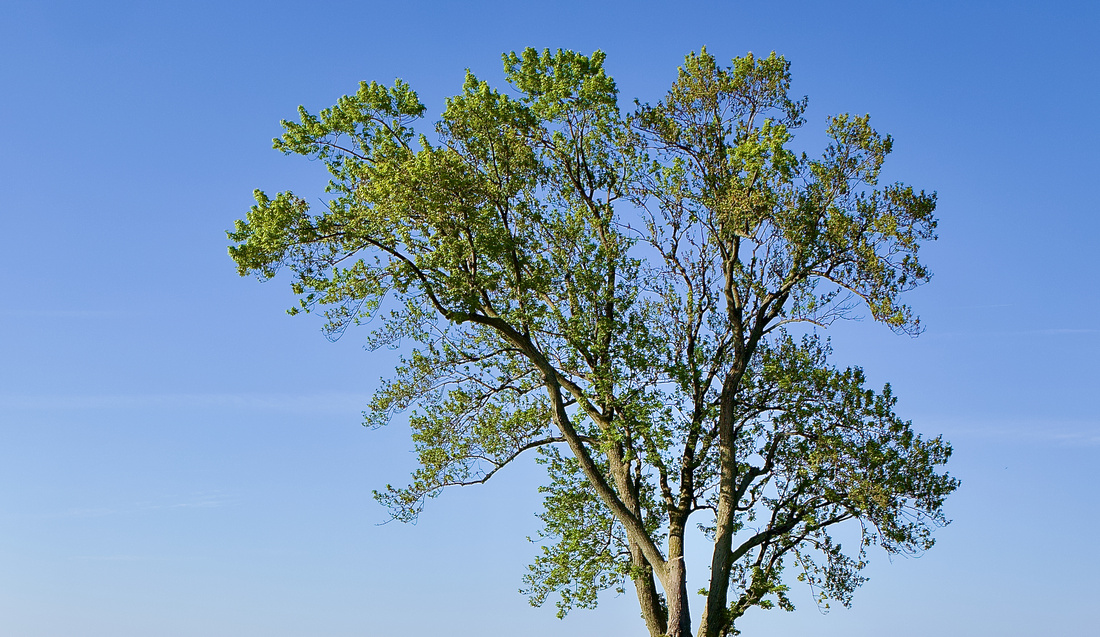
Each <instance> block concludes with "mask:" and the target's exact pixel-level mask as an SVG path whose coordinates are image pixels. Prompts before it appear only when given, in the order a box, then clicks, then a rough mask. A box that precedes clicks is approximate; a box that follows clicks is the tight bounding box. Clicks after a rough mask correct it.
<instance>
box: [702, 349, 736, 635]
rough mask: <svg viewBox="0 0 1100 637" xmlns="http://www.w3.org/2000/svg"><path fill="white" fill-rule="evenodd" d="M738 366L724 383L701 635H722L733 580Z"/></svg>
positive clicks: (719, 418) (719, 413)
mask: <svg viewBox="0 0 1100 637" xmlns="http://www.w3.org/2000/svg"><path fill="white" fill-rule="evenodd" d="M739 367H742V366H737V367H735V369H734V370H733V371H731V373H730V375H729V376H727V377H726V382H725V383H724V384H723V387H722V395H721V399H720V401H721V402H720V404H719V412H718V454H719V471H720V474H721V475H720V478H719V483H718V511H717V512H716V515H715V518H716V519H715V530H714V552H713V553H712V555H711V561H710V588H709V589H708V590H707V604H706V606H705V607H704V608H703V616H702V617H701V618H700V624H699V637H720V636H721V635H722V633H723V631H724V630H725V626H726V602H727V600H726V595H727V592H728V590H729V584H730V568H731V567H732V566H733V565H732V564H731V563H730V557H731V556H732V549H733V518H734V509H735V508H736V506H737V502H736V501H735V497H736V495H735V490H736V485H735V481H736V478H737V475H736V474H737V459H736V457H735V456H734V440H733V433H734V432H733V416H734V414H733V408H734V397H735V395H736V392H737V386H738V385H739V384H740V381H741V373H740V371H741V370H740V369H738V368H739Z"/></svg>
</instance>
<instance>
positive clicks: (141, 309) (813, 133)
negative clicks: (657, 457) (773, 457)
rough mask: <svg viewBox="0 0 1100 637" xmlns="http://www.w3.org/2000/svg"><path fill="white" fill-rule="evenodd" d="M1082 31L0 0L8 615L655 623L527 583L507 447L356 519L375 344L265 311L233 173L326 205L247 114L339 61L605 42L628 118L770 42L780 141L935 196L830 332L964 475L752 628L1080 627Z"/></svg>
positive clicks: (699, 563) (417, 74)
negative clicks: (552, 596) (882, 161)
mask: <svg viewBox="0 0 1100 637" xmlns="http://www.w3.org/2000/svg"><path fill="white" fill-rule="evenodd" d="M1097 33H1100V5H1098V4H1096V3H1091V2H914V3H886V2H787V3H782V4H781V5H775V6H769V5H766V4H764V3H747V2H681V3H676V4H673V3H659V2H592V3H583V2H544V3H537V4H536V3H522V2H468V3H457V2H456V3H442V2H406V3H392V2H391V3H376V2H317V3H308V4H307V3H292V2H266V3H261V2H218V3H216V2H201V1H200V2H187V3H182V2H160V3H145V2H102V3H90V2H86V3H80V2H50V1H48V0H47V1H41V0H40V1H36V2H29V1H26V0H5V1H4V2H3V3H0V97H2V99H0V223H2V226H0V227H2V231H0V289H2V290H3V291H4V294H3V296H0V635H3V636H7V635H12V636H18V637H69V636H74V635H80V636H100V635H102V636H105V637H106V636H110V637H146V636H173V637H175V636H180V637H183V636H192V635H203V636H225V637H229V636H232V637H238V636H249V635H255V636H260V635H263V636H264V637H296V636H307V635H310V636H312V635H326V636H351V635H356V636H362V635H368V636H371V635H393V634H402V635H422V634H423V635H427V634H440V633H444V632H445V633H446V634H449V635H456V636H458V637H464V636H467V635H469V636H473V635H485V634H513V633H520V634H527V635H556V634H570V635H578V636H581V637H584V636H589V635H591V636H595V635H606V634H615V635H618V634H643V633H644V626H643V625H642V623H641V620H640V619H639V618H638V612H637V610H636V609H635V604H636V601H635V600H634V598H633V594H632V593H629V594H627V595H624V596H621V597H616V596H614V595H606V596H605V598H603V599H602V601H601V606H600V608H599V609H598V610H596V611H583V610H582V611H574V613H573V614H571V615H570V616H569V617H567V618H566V619H565V620H564V621H559V620H557V619H556V618H555V617H554V609H553V607H552V605H547V606H545V607H543V608H531V607H530V606H529V605H528V604H527V601H526V599H525V598H524V597H523V596H522V595H520V594H519V593H518V592H517V589H518V588H519V587H520V586H521V578H522V575H523V573H524V572H525V565H526V564H527V563H528V562H529V561H530V559H531V558H532V557H533V556H534V555H535V552H536V551H537V547H536V546H535V545H533V544H530V543H529V542H527V540H526V537H527V536H533V535H535V534H536V532H537V530H538V520H537V519H536V518H535V515H534V514H535V512H536V511H537V510H538V506H539V496H538V494H537V492H536V488H537V485H538V480H539V473H538V468H537V467H536V466H535V465H534V463H532V462H530V461H528V462H524V463H520V464H519V465H517V466H516V467H514V468H509V469H507V470H505V471H503V472H501V474H500V475H498V476H497V477H494V479H493V480H492V481H490V483H489V484H487V485H484V486H483V487H477V488H468V489H462V490H457V489H456V490H451V491H448V492H446V493H444V494H443V495H442V496H441V497H440V498H439V499H437V500H435V501H433V502H432V503H430V505H429V507H428V508H427V510H426V512H425V514H424V515H423V516H422V518H421V520H420V521H419V523H418V524H416V525H402V524H398V523H391V524H381V525H380V524H379V523H381V522H384V521H385V519H386V514H385V511H384V510H383V509H382V508H381V507H379V506H378V505H377V504H376V503H375V502H374V501H373V500H372V498H371V495H370V493H371V489H374V488H380V487H382V486H384V485H385V484H386V483H399V482H401V481H402V480H403V479H404V478H405V477H406V476H407V474H408V471H409V470H410V469H411V468H412V463H413V456H412V454H410V453H409V451H410V450H411V448H412V444H411V442H410V440H409V438H408V432H407V430H406V429H405V428H404V427H402V426H401V425H400V423H397V424H395V425H393V426H391V427H388V428H385V429H380V430H369V429H366V428H364V427H362V426H361V424H360V423H361V416H360V411H361V410H362V409H364V408H365V406H366V402H367V400H368V399H369V396H370V393H371V391H372V390H373V388H375V387H376V386H377V383H378V380H379V379H380V378H381V377H384V376H386V375H387V369H388V368H389V367H392V364H393V362H394V360H395V359H396V356H397V353H395V352H390V351H381V352H369V351H365V350H364V349H363V347H362V345H363V342H364V338H365V334H364V333H362V332H361V331H356V330H350V331H349V332H348V333H347V334H346V335H345V336H344V338H342V339H341V340H339V341H338V342H335V343H330V342H328V341H326V340H325V339H324V337H323V336H322V335H321V332H320V327H321V321H320V320H319V319H318V318H316V317H308V316H307V317H289V316H287V315H286V314H285V313H284V310H285V309H286V308H287V307H289V306H290V305H291V303H292V297H291V294H290V291H289V288H288V285H287V282H286V281H285V280H283V279H276V280H274V281H272V282H267V283H264V284H260V283H258V282H257V281H255V280H254V279H242V278H239V277H238V276H237V275H236V272H235V269H234V265H233V263H232V262H231V260H230V259H229V258H228V256H227V255H226V245H227V240H226V238H225V234H224V231H225V230H226V229H228V228H230V227H231V226H232V224H233V221H234V220H235V219H237V218H239V217H241V216H243V215H244V214H245V212H246V211H247V210H248V207H249V206H250V205H251V202H252V195H251V193H252V190H253V189H254V188H261V189H264V190H267V191H269V192H274V191H279V190H285V189H294V190H296V191H300V192H303V193H313V194H315V195H316V196H319V195H320V190H321V186H322V185H323V182H324V180H325V177H324V174H323V168H322V167H321V166H319V165H317V164H316V163H310V162H308V161H306V160H304V159H302V158H298V157H284V156H283V155H282V154H280V153H278V152H276V151H274V150H271V148H270V146H271V138H272V137H274V136H276V135H278V134H279V132H280V128H279V120H280V119H283V118H293V117H295V114H296V108H297V106H298V105H299V104H303V105H305V106H306V107H307V108H309V109H310V110H314V111H315V110H317V109H319V108H323V107H326V106H329V105H331V104H332V103H333V102H334V101H335V100H336V98H338V97H339V96H340V95H343V94H345V93H349V92H352V91H354V90H355V88H356V86H357V84H358V82H359V81H360V80H379V81H381V82H384V83H390V82H392V80H393V78H395V77H401V78H403V79H404V80H406V81H408V82H409V83H410V84H411V85H412V86H413V88H414V89H416V90H417V91H418V92H419V93H420V96H421V98H422V100H423V101H424V102H425V103H426V104H427V106H428V120H427V123H428V124H429V125H430V122H431V121H433V120H434V117H435V116H437V114H438V113H440V112H441V111H442V108H443V100H444V98H445V97H446V96H448V95H451V94H454V93H456V92H458V90H459V89H460V87H461V83H462V78H463V73H464V70H465V69H466V68H470V69H471V70H473V72H474V73H475V74H477V75H478V76H480V77H483V78H485V79H487V80H489V81H490V82H492V83H494V84H497V85H500V84H501V78H502V75H503V74H502V71H501V61H500V56H501V54H502V53H504V52H506V51H511V50H518V49H522V48H524V47H527V46H533V47H536V48H543V47H550V48H571V49H576V50H580V51H582V52H586V53H587V52H591V51H592V50H595V49H601V50H603V51H605V52H606V53H607V62H606V66H607V68H608V70H609V72H610V73H611V74H612V76H613V77H615V79H616V80H617V82H618V86H619V89H620V92H621V95H622V98H623V99H622V103H623V106H624V108H627V107H629V104H630V102H631V100H632V99H633V98H635V97H637V98H639V99H641V100H642V101H655V100H657V99H660V97H661V95H662V94H663V91H664V90H666V89H667V87H668V85H669V83H670V82H671V81H672V79H673V78H674V77H675V72H676V67H677V65H678V64H679V63H680V61H681V60H682V58H683V56H684V55H685V54H686V53H688V52H689V51H693V50H698V48H699V47H700V46H701V45H706V46H707V48H708V50H709V51H710V52H711V53H713V54H715V55H716V56H718V57H719V58H722V59H729V58H732V57H733V56H736V55H743V54H744V53H745V52H746V51H754V52H755V53H757V54H766V53H767V52H769V51H772V50H775V51H777V52H778V53H780V54H782V55H785V56H786V57H787V58H788V59H789V60H791V62H792V73H793V77H794V87H793V90H794V91H795V92H796V93H798V94H806V95H808V96H809V99H810V110H809V112H808V118H807V119H808V122H807V125H806V126H805V127H804V128H803V129H802V130H801V131H800V132H799V134H798V143H799V144H800V145H804V146H805V147H806V148H807V149H811V148H816V147H819V146H820V140H821V138H822V129H823V122H824V119H825V117H826V116H827V115H828V114H831V113H836V112H845V111H848V112H853V113H860V114H861V113H870V114H871V121H872V124H873V125H874V126H875V127H876V128H878V129H879V130H881V131H883V132H888V133H890V134H892V135H893V136H894V138H895V147H894V148H895V151H894V153H893V155H892V156H891V158H890V159H889V160H888V162H887V166H886V170H885V178H886V179H887V180H895V179H899V180H903V181H906V182H908V183H911V184H913V185H915V186H917V187H918V188H924V189H928V190H936V191H937V192H938V193H939V207H938V216H939V218H940V227H939V235H940V240H939V241H938V242H936V243H935V244H933V245H932V246H930V247H929V248H928V250H927V262H928V263H929V264H930V266H931V268H932V270H933V272H934V273H935V276H934V278H933V281H932V282H931V283H930V284H929V285H927V286H925V287H923V288H921V289H919V290H917V291H915V292H913V293H912V294H910V295H909V301H910V302H911V303H912V304H913V305H914V307H915V309H916V310H917V312H918V313H919V314H920V315H921V317H922V319H923V322H924V324H925V326H926V328H927V331H926V332H925V333H924V334H923V335H921V336H920V337H919V338H915V339H912V338H908V337H903V336H896V335H894V334H893V333H891V332H890V331H889V330H888V329H886V328H884V327H883V326H881V325H877V324H875V323H873V322H871V321H862V322H848V323H845V324H842V325H837V326H835V327H834V328H833V329H830V330H828V332H827V334H829V335H830V336H831V337H832V339H833V344H834V349H835V359H836V360H837V362H840V363H843V364H858V365H862V366H863V367H864V368H865V370H866V372H867V374H868V377H869V378H870V379H871V381H872V382H874V383H879V384H880V383H883V382H887V381H888V382H891V383H892V384H893V386H894V389H895V392H896V393H897V395H898V396H899V398H900V402H899V404H898V409H899V411H900V413H901V414H902V415H903V416H905V417H907V418H912V419H913V421H914V425H915V427H916V428H917V429H918V430H919V431H921V432H922V433H925V434H928V435H936V434H941V433H942V434H943V435H944V436H945V437H946V438H947V439H948V440H950V441H951V442H952V443H953V444H954V447H955V456H954V457H953V458H952V461H951V463H950V464H949V467H948V468H949V470H950V471H951V472H952V473H953V474H954V475H956V476H958V477H960V478H961V479H962V482H963V483H962V487H961V488H960V490H959V491H958V493H956V494H955V495H953V496H952V497H951V498H949V499H948V502H947V505H946V511H947V514H948V517H950V518H952V519H953V523H952V524H951V525H950V526H948V527H946V528H944V529H942V530H940V531H939V532H938V534H937V538H938V544H937V546H936V547H935V548H934V549H933V550H932V551H930V552H929V553H927V554H926V555H924V556H922V557H920V558H917V559H907V558H894V559H893V560H891V559H889V558H888V557H887V556H886V555H885V554H883V553H882V552H881V551H879V552H872V553H871V554H870V557H871V562H872V563H871V566H870V568H869V569H868V575H869V576H870V578H871V579H870V581H869V582H868V583H867V584H866V585H865V586H864V587H863V588H862V589H860V590H859V591H858V592H857V593H856V596H855V599H854V604H853V606H852V608H851V609H842V608H841V609H833V610H832V611H831V612H829V613H828V614H824V615H823V614H822V613H820V612H818V611H817V610H816V609H815V608H814V606H813V604H812V602H811V601H810V598H809V594H808V592H806V591H804V590H800V589H798V588H797V587H796V588H794V589H793V596H794V597H793V598H794V601H795V603H796V604H797V605H798V606H799V609H798V610H797V611H796V612H794V613H783V612H781V611H778V610H776V611H769V612H764V611H756V612H755V613H753V614H752V615H751V616H749V617H747V618H746V620H745V622H744V623H743V624H742V625H740V627H741V628H742V630H743V631H744V634H745V635H753V634H772V635H796V634H804V633H805V632H807V631H813V633H814V634H817V635H822V636H826V637H827V636H832V635H845V636H847V637H850V636H853V635H872V634H879V633H882V632H887V631H888V632H890V633H891V634H895V635H899V636H902V637H904V636H908V635H925V634H929V633H931V632H933V631H934V632H935V633H936V634H940V635H947V636H955V635H958V636H963V635H965V636H967V637H970V636H981V635H997V636H998V637H1012V636H1021V637H1023V636H1030V635H1037V634H1049V635H1059V636H1066V637H1074V636H1082V637H1084V636H1086V635H1092V634H1095V625H1096V621H1097V614H1096V611H1095V608H1094V607H1095V598H1096V596H1097V593H1100V585H1098V584H1097V582H1096V573H1097V572H1100V556H1098V554H1097V552H1096V551H1095V550H1094V549H1092V548H1091V541H1092V540H1093V539H1094V536H1095V535H1096V531H1095V529H1096V528H1097V527H1098V526H1100V512H1098V509H1100V492H1098V490H1097V488H1096V487H1097V485H1098V483H1100V418H1098V416H1097V411H1096V408H1095V403H1096V397H1097V396H1100V382H1098V381H1100V375H1098V374H1097V368H1096V361H1097V360H1098V357H1100V319H1098V318H1097V317H1098V316H1100V300H1098V299H1100V294H1098V293H1100V283H1098V282H1097V278H1096V260H1097V257H1098V255H1100V250H1098V248H1097V237H1098V236H1100V215H1098V212H1100V211H1098V203H1097V202H1098V196H1097V179H1096V174H1097V172H1098V168H1100V165H1098V164H1100V162H1098V161H1097V159H1096V151H1095V149H1096V148H1097V144H1098V142H1100V125H1098V124H1097V120H1096V110H1097V102H1098V98H1100V90H1098V79H1100V44H1098V39H1097V37H1096V34H1097ZM690 548H691V552H692V553H691V554H692V559H693V560H694V562H689V583H690V585H691V586H692V588H693V589H697V588H701V587H703V586H704V585H705V581H704V577H703V576H704V575H705V571H706V568H705V561H704V560H702V559H700V556H701V554H702V550H703V548H704V547H703V546H702V544H701V543H699V542H696V543H695V544H694V545H691V547H690ZM692 602H693V603H694V604H696V605H698V604H699V598H693V599H692ZM1090 609H1092V610H1090Z"/></svg>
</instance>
